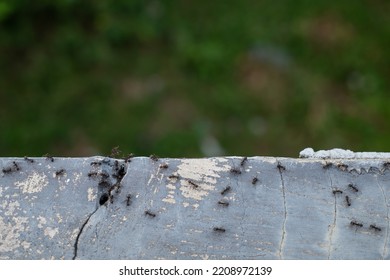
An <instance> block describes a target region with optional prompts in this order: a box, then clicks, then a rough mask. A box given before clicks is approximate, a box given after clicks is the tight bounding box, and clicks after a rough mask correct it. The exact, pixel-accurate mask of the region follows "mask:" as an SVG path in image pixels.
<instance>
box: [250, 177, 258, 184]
mask: <svg viewBox="0 0 390 280" xmlns="http://www.w3.org/2000/svg"><path fill="white" fill-rule="evenodd" d="M257 181H259V179H257V177H254V178H253V179H252V185H256V183H257Z"/></svg>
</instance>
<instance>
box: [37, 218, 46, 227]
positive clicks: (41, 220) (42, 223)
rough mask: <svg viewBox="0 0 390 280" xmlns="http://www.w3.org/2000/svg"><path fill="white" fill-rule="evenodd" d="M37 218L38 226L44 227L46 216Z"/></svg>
mask: <svg viewBox="0 0 390 280" xmlns="http://www.w3.org/2000/svg"><path fill="white" fill-rule="evenodd" d="M37 220H38V228H43V226H44V225H46V218H45V217H42V216H39V217H38V218H37Z"/></svg>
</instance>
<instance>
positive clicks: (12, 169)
mask: <svg viewBox="0 0 390 280" xmlns="http://www.w3.org/2000/svg"><path fill="white" fill-rule="evenodd" d="M19 170H20V167H19V165H18V164H17V163H16V162H15V161H13V162H12V167H7V168H3V173H4V174H7V173H12V172H15V171H19Z"/></svg>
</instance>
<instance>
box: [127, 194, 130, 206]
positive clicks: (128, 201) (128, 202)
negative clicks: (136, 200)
mask: <svg viewBox="0 0 390 280" xmlns="http://www.w3.org/2000/svg"><path fill="white" fill-rule="evenodd" d="M130 203H131V194H128V195H127V196H126V205H127V206H130Z"/></svg>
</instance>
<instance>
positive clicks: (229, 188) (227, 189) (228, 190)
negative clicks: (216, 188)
mask: <svg viewBox="0 0 390 280" xmlns="http://www.w3.org/2000/svg"><path fill="white" fill-rule="evenodd" d="M231 189H232V188H231V187H230V186H227V187H226V188H225V189H224V190H223V191H221V194H222V195H224V194H226V193H228V192H230V191H231Z"/></svg>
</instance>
